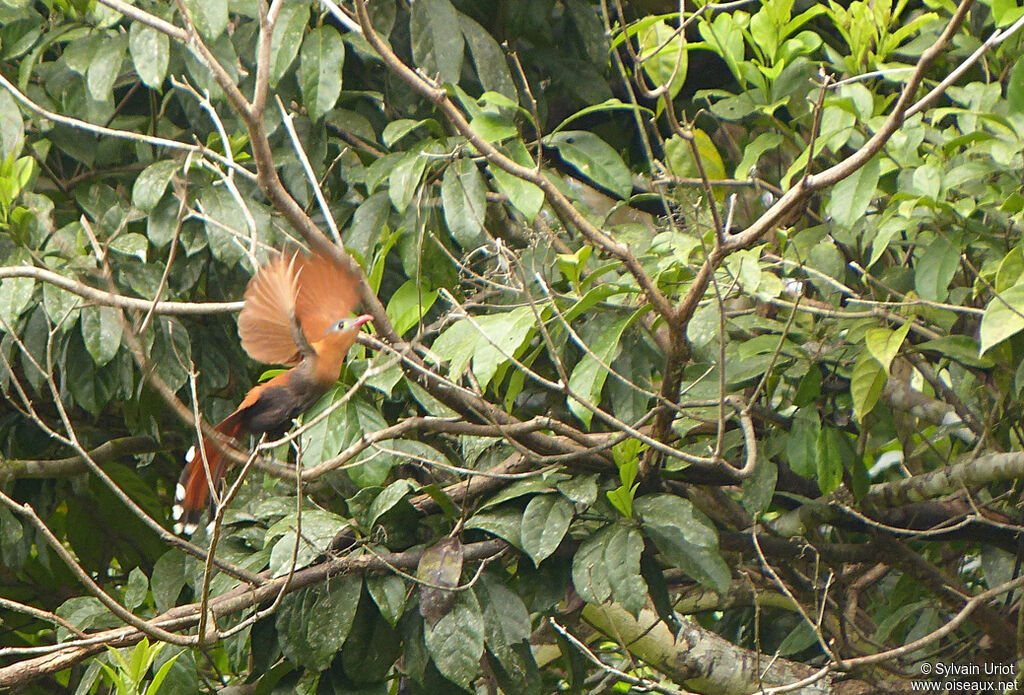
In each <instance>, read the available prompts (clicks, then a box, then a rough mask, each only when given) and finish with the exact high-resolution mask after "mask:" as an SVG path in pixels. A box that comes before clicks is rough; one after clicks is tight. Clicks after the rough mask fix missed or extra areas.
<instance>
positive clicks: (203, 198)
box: [199, 186, 249, 265]
mask: <svg viewBox="0 0 1024 695" xmlns="http://www.w3.org/2000/svg"><path fill="white" fill-rule="evenodd" d="M199 202H200V205H201V209H202V211H203V213H205V214H206V215H207V216H208V217H209V218H210V219H209V220H206V221H205V222H204V226H205V227H206V238H207V239H208V240H209V243H210V250H211V251H212V252H213V255H214V257H215V258H217V260H219V261H221V262H222V263H225V264H227V265H234V264H235V263H237V262H238V261H240V260H242V256H244V255H245V252H244V251H243V250H242V246H241V244H240V243H239V242H238V241H237V240H236V238H237V237H241V238H243V239H244V238H247V237H248V236H249V233H248V231H249V230H248V225H247V223H246V218H245V214H244V213H243V212H242V208H241V207H240V206H239V205H238V201H236V200H235V198H234V197H233V196H232V195H231V193H230V192H229V191H228V190H227V189H226V188H224V187H223V186H209V187H207V188H204V189H203V190H202V192H201V193H200V194H199Z"/></svg>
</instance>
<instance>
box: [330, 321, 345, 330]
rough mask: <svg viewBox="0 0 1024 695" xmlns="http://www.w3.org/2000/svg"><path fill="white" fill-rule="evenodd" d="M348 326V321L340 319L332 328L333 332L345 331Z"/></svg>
mask: <svg viewBox="0 0 1024 695" xmlns="http://www.w3.org/2000/svg"><path fill="white" fill-rule="evenodd" d="M347 326H348V319H340V320H338V321H335V322H334V325H332V326H331V330H332V331H343V330H345V328H346V327H347Z"/></svg>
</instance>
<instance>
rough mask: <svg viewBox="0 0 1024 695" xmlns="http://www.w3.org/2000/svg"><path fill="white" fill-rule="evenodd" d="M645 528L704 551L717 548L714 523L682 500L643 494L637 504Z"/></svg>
mask: <svg viewBox="0 0 1024 695" xmlns="http://www.w3.org/2000/svg"><path fill="white" fill-rule="evenodd" d="M634 507H635V508H636V512H637V514H638V515H639V516H640V519H641V520H642V521H643V524H644V527H645V528H655V527H657V528H661V529H664V530H665V531H666V532H671V533H672V534H675V535H678V536H679V537H680V538H682V539H683V540H685V541H686V542H688V543H692V544H694V545H696V546H698V547H701V548H717V547H718V532H717V531H716V530H715V527H714V525H713V524H712V523H711V521H710V520H709V519H708V518H707V517H706V516H704V514H703V513H702V512H701V511H700V510H699V509H697V508H696V507H694V506H693V503H692V502H690V501H689V500H687V499H684V498H682V497H677V496H675V495H669V494H655V495H644V496H643V497H641V498H639V499H638V500H636V502H634Z"/></svg>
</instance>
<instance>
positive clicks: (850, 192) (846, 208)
mask: <svg viewBox="0 0 1024 695" xmlns="http://www.w3.org/2000/svg"><path fill="white" fill-rule="evenodd" d="M880 162H881V159H880V157H879V156H875V157H872V158H871V159H870V160H869V161H868V163H867V164H865V165H864V166H862V167H861V168H860V169H858V170H857V171H855V172H853V173H852V174H850V175H849V176H848V177H846V178H845V179H843V180H842V181H840V182H839V183H837V184H836V186H835V188H833V189H832V195H831V197H830V198H829V202H828V213H829V214H830V215H831V216H832V219H833V220H835V222H836V223H837V224H839V225H840V226H842V227H845V228H846V229H852V228H853V226H854V225H855V224H856V223H857V222H858V221H860V220H862V219H863V218H864V214H865V213H866V212H867V210H868V205H870V204H871V199H872V198H874V197H875V195H876V189H877V188H878V179H879V178H881V175H882V173H881V164H880Z"/></svg>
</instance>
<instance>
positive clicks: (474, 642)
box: [423, 591, 484, 689]
mask: <svg viewBox="0 0 1024 695" xmlns="http://www.w3.org/2000/svg"><path fill="white" fill-rule="evenodd" d="M423 637H424V640H425V641H426V643H427V649H428V650H429V652H430V656H431V657H433V659H434V665H435V666H437V670H438V671H440V672H441V675H443V676H444V677H445V678H447V679H448V680H450V681H452V682H453V683H455V684H456V685H460V686H462V687H463V688H467V689H468V688H469V687H470V685H471V684H472V682H473V680H474V679H475V678H476V677H477V674H478V673H479V670H480V657H481V655H483V653H484V617H483V614H482V612H481V611H480V604H479V602H478V601H477V598H476V595H475V594H474V593H473V592H472V591H459V592H458V593H457V594H456V597H455V602H454V603H453V604H452V607H451V610H450V611H448V612H447V613H446V614H445V615H443V616H441V618H440V619H439V620H438V621H437V622H436V623H435V624H434V625H433V626H431V625H430V624H429V621H428V623H427V624H425V625H424V629H423Z"/></svg>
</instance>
